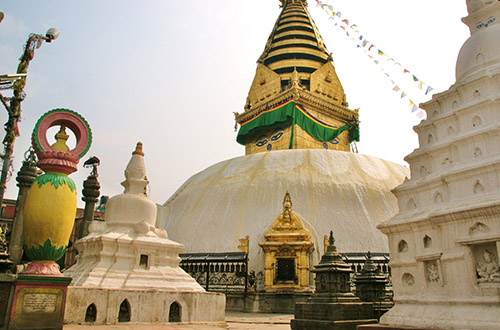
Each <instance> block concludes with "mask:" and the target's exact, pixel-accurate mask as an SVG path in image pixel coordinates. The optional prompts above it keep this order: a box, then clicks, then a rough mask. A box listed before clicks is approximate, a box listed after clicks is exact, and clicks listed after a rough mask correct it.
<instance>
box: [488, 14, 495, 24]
mask: <svg viewBox="0 0 500 330" xmlns="http://www.w3.org/2000/svg"><path fill="white" fill-rule="evenodd" d="M495 20H496V18H495V17H491V16H490V17H488V24H491V23H493V22H494V21H495Z"/></svg>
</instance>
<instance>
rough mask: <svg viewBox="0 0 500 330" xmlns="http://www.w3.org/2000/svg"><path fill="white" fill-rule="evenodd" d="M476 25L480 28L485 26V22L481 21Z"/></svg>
mask: <svg viewBox="0 0 500 330" xmlns="http://www.w3.org/2000/svg"><path fill="white" fill-rule="evenodd" d="M476 27H477V28H478V29H480V28H482V27H484V23H483V22H481V23H479V24H477V25H476Z"/></svg>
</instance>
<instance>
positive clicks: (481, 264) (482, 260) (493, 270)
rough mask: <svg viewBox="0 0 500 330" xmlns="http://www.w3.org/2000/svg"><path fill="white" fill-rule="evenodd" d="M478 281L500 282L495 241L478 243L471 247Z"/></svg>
mask: <svg viewBox="0 0 500 330" xmlns="http://www.w3.org/2000/svg"><path fill="white" fill-rule="evenodd" d="M471 249H472V255H473V257H474V264H475V271H476V278H477V282H478V283H484V282H494V283H500V269H499V266H498V251H497V248H496V244H495V242H490V243H484V244H477V245H473V246H472V247H471Z"/></svg>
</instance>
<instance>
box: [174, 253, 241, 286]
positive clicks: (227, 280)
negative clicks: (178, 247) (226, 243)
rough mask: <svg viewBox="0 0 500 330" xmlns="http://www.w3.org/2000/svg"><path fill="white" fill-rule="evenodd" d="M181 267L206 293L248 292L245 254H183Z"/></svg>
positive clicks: (181, 255)
mask: <svg viewBox="0 0 500 330" xmlns="http://www.w3.org/2000/svg"><path fill="white" fill-rule="evenodd" d="M179 256H180V257H181V259H182V261H181V263H180V267H181V268H182V269H184V270H185V271H186V272H187V273H188V274H189V275H191V276H192V277H193V278H194V279H195V280H196V281H197V282H198V283H199V284H200V285H201V286H203V287H205V290H206V291H216V292H226V293H227V292H231V291H236V292H241V291H243V292H247V290H248V255H247V254H246V253H244V252H227V253H181V254H180V255H179Z"/></svg>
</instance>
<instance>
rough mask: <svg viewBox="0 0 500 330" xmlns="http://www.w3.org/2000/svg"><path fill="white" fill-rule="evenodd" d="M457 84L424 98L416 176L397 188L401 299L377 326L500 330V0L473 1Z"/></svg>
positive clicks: (393, 233) (396, 276) (395, 271)
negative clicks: (430, 97) (425, 116)
mask: <svg viewBox="0 0 500 330" xmlns="http://www.w3.org/2000/svg"><path fill="white" fill-rule="evenodd" d="M467 7H468V10H469V16H467V17H465V18H464V19H463V21H464V23H465V24H467V25H468V26H469V27H470V30H471V34H472V35H471V37H470V38H469V39H468V40H467V41H466V42H465V44H464V46H463V47H462V49H461V51H460V54H459V56H458V60H457V67H456V78H457V81H456V83H455V84H454V85H453V86H451V87H450V89H449V90H448V91H446V92H443V93H441V94H438V95H435V96H434V97H433V99H432V100H431V101H429V102H427V103H425V104H423V105H422V107H423V108H425V109H426V111H427V115H428V119H427V120H425V121H423V122H421V123H420V124H419V125H418V126H417V127H416V131H417V133H418V135H419V141H420V147H419V148H418V149H416V150H415V151H414V152H413V153H411V154H410V155H409V156H408V157H407V161H408V162H409V163H410V166H411V174H412V178H411V180H410V181H407V182H405V183H404V184H403V185H401V186H400V187H398V188H397V189H396V190H395V194H396V196H397V198H398V202H399V211H400V212H399V214H398V215H397V216H395V217H394V218H392V219H391V220H390V221H389V222H388V223H384V224H382V225H381V226H380V229H381V230H382V231H383V232H384V233H386V234H387V235H388V237H389V245H390V254H391V268H392V276H393V285H394V301H395V306H394V308H393V309H391V310H390V311H389V312H388V313H387V314H385V315H384V316H383V317H382V319H381V321H380V323H381V324H384V325H391V326H396V327H397V326H409V327H412V328H425V329H430V328H432V329H500V294H499V293H500V270H499V268H498V263H499V260H498V256H499V251H500V181H499V180H500V42H499V41H500V24H499V23H500V2H498V1H492V0H469V1H467Z"/></svg>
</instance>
